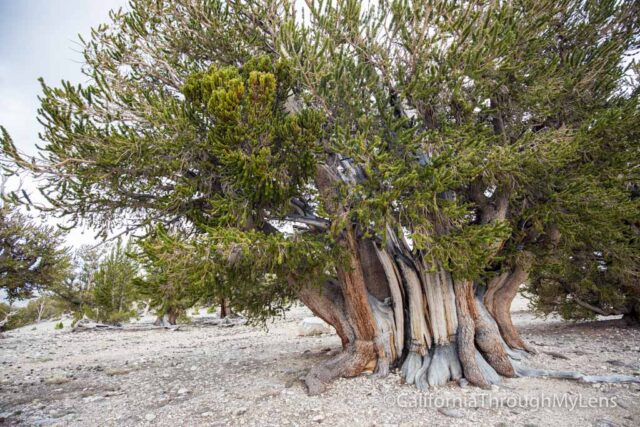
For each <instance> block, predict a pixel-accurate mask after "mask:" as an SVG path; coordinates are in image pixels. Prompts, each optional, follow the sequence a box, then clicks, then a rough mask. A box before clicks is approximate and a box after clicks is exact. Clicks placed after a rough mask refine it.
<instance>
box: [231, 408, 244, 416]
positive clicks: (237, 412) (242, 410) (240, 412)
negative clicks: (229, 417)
mask: <svg viewBox="0 0 640 427" xmlns="http://www.w3.org/2000/svg"><path fill="white" fill-rule="evenodd" d="M246 412H247V408H244V407H242V408H238V409H236V410H235V411H233V415H242V414H245V413H246Z"/></svg>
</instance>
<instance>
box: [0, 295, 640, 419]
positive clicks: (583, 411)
mask: <svg viewBox="0 0 640 427" xmlns="http://www.w3.org/2000/svg"><path fill="white" fill-rule="evenodd" d="M309 315H310V314H309V312H308V311H307V310H306V309H304V308H302V307H297V308H294V309H292V310H291V311H290V312H289V313H288V315H287V317H286V318H285V319H281V320H278V321H276V322H274V323H272V324H270V325H268V330H265V329H261V328H257V327H251V326H247V325H235V326H233V327H222V326H219V325H218V326H215V325H211V324H207V318H206V317H198V318H197V319H196V321H195V322H194V323H193V324H191V325H185V326H181V327H180V328H179V329H178V330H175V331H172V330H166V329H157V328H153V327H152V326H151V325H150V324H149V323H145V322H139V323H133V324H130V325H127V326H126V327H125V328H123V329H121V330H94V331H85V332H71V331H70V328H69V327H68V322H67V325H65V328H63V329H62V330H56V329H54V323H53V322H45V323H41V324H39V325H38V326H36V327H26V328H22V329H19V330H15V331H10V332H9V333H8V334H6V335H7V337H6V338H5V339H2V340H0V423H4V424H5V425H82V426H107V425H118V426H120V425H124V426H133V425H162V426H164V425H166V426H182V425H185V426H190V425H198V426H200V425H247V426H250V425H256V426H268V425H278V426H279V425H301V426H309V425H338V426H350V427H354V426H374V425H389V426H395V425H430V426H432V425H454V426H455V425H458V426H467V425H474V426H475V425H479V426H549V425H553V426H588V425H594V426H616V425H620V426H637V425H640V384H632V385H607V384H602V385H599V384H598V385H595V386H594V385H588V384H581V383H576V382H571V381H566V380H552V379H542V378H540V379H531V378H525V379H507V380H505V381H504V383H503V384H502V385H500V386H494V388H493V389H492V390H489V391H484V390H480V389H477V388H474V387H465V388H460V387H459V386H457V385H454V384H452V385H450V386H446V387H441V388H438V389H435V390H431V391H429V392H425V393H422V392H419V391H417V390H416V389H415V388H413V387H410V386H407V385H403V384H402V381H401V378H400V377H399V376H398V375H397V374H392V375H390V376H388V377H387V378H382V379H380V378H373V377H365V376H363V377H359V378H354V379H341V380H338V381H336V382H335V383H334V384H333V385H332V386H331V388H330V390H329V391H328V392H326V393H325V394H323V395H321V396H315V397H310V396H307V394H306V392H305V389H304V385H303V383H302V382H301V381H300V377H302V376H303V375H304V374H305V372H306V371H307V370H308V369H309V368H310V367H311V366H313V365H314V364H316V363H318V362H320V361H322V360H324V359H326V358H327V357H329V356H330V355H331V354H332V353H334V352H336V351H337V350H338V349H339V341H338V339H337V337H336V336H335V335H332V334H325V335H322V336H318V337H299V336H298V333H297V330H298V328H297V327H298V324H299V323H300V320H301V319H302V318H304V317H306V316H309ZM514 320H515V321H516V323H517V325H518V326H519V328H520V330H521V331H522V332H523V335H524V337H525V338H526V339H528V340H529V341H530V342H532V343H533V344H534V345H535V347H536V348H537V349H538V350H539V351H540V354H538V355H536V356H534V357H532V358H531V359H530V360H529V361H528V362H527V363H528V364H529V365H531V366H535V367H545V368H557V369H565V368H566V369H578V370H581V371H583V372H587V373H593V374H595V373H613V372H619V373H625V374H639V375H640V330H638V329H632V328H627V327H625V326H624V325H622V324H621V322H619V321H616V320H607V321H600V322H586V323H567V322H562V321H559V320H557V319H551V320H549V319H547V320H546V321H543V320H541V319H535V318H534V317H533V316H532V315H531V314H530V313H528V312H526V311H518V312H516V313H514ZM545 352H547V353H545ZM554 352H556V353H560V354H562V355H564V356H566V357H567V359H564V358H560V357H558V356H557V355H555V356H553V355H551V354H553V353H554ZM548 353H551V354H548ZM554 399H555V400H554ZM572 406H573V407H572Z"/></svg>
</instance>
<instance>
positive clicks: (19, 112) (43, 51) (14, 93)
mask: <svg viewBox="0 0 640 427" xmlns="http://www.w3.org/2000/svg"><path fill="white" fill-rule="evenodd" d="M126 3H127V0H0V124H2V125H3V126H4V127H5V128H7V130H8V131H9V133H10V134H11V136H12V137H13V140H14V142H15V143H16V145H17V146H18V148H19V149H20V150H22V151H24V152H25V153H27V154H31V155H33V154H35V153H36V148H35V145H36V144H37V143H38V142H39V140H38V132H40V130H41V127H40V125H39V124H38V122H37V120H36V110H37V108H38V95H40V93H41V91H40V84H39V83H38V78H39V77H42V78H44V80H45V81H46V82H47V83H48V84H57V83H59V82H60V80H62V79H65V80H70V81H71V82H73V83H80V82H85V81H86V77H84V76H83V75H82V74H81V72H80V67H81V63H82V55H81V53H80V45H79V43H78V34H81V35H82V36H83V37H84V36H86V37H85V39H87V38H88V36H89V34H90V31H91V27H95V26H97V25H98V24H100V23H103V22H107V21H108V13H109V10H111V9H118V8H119V7H126ZM40 145H42V144H40ZM26 187H27V188H29V187H31V185H28V184H27V185H26ZM92 242H94V239H93V234H92V233H91V232H90V231H89V232H86V231H84V230H76V231H74V232H72V233H71V234H70V236H69V243H70V244H72V245H76V246H77V245H79V244H82V243H92Z"/></svg>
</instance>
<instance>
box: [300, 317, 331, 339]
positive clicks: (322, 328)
mask: <svg viewBox="0 0 640 427" xmlns="http://www.w3.org/2000/svg"><path fill="white" fill-rule="evenodd" d="M330 332H331V329H330V328H329V325H327V324H326V323H325V322H324V320H322V319H320V318H319V317H305V318H304V319H303V320H302V322H300V324H299V325H298V335H300V336H302V337H310V336H314V335H322V334H328V333H330Z"/></svg>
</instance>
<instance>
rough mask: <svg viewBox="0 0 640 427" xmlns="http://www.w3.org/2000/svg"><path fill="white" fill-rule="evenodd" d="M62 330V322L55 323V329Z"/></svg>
mask: <svg viewBox="0 0 640 427" xmlns="http://www.w3.org/2000/svg"><path fill="white" fill-rule="evenodd" d="M62 328H64V325H63V324H62V322H58V323H56V329H62Z"/></svg>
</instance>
